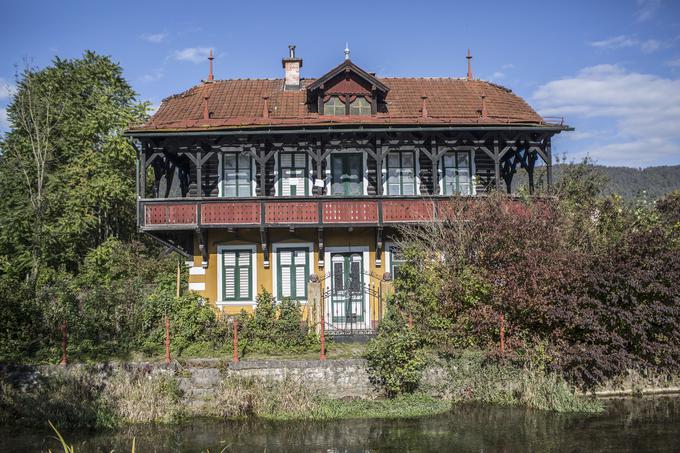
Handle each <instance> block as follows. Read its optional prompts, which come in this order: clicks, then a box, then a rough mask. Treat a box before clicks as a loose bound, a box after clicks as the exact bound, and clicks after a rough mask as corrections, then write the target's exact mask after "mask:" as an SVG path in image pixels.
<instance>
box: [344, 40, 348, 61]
mask: <svg viewBox="0 0 680 453" xmlns="http://www.w3.org/2000/svg"><path fill="white" fill-rule="evenodd" d="M345 60H349V43H348V42H346V43H345Z"/></svg>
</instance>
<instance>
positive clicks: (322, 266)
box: [319, 227, 325, 269]
mask: <svg viewBox="0 0 680 453" xmlns="http://www.w3.org/2000/svg"><path fill="white" fill-rule="evenodd" d="M324 266H325V263H324V249H323V228H321V227H319V269H323V268H324Z"/></svg>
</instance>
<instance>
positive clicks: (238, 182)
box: [222, 153, 252, 197]
mask: <svg viewBox="0 0 680 453" xmlns="http://www.w3.org/2000/svg"><path fill="white" fill-rule="evenodd" d="M223 162H224V163H223V165H224V179H223V181H224V182H223V190H222V195H223V196H225V197H250V196H252V193H251V191H252V186H251V180H252V177H251V175H252V169H251V160H250V156H249V155H247V154H241V153H224V156H223Z"/></svg>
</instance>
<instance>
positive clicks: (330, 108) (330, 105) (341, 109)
mask: <svg viewBox="0 0 680 453" xmlns="http://www.w3.org/2000/svg"><path fill="white" fill-rule="evenodd" d="M323 114H324V115H344V114H345V103H344V102H342V101H341V100H340V98H339V97H338V96H331V98H330V99H329V100H328V101H326V103H325V104H324V105H323Z"/></svg>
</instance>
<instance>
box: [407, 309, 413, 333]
mask: <svg viewBox="0 0 680 453" xmlns="http://www.w3.org/2000/svg"><path fill="white" fill-rule="evenodd" d="M408 327H409V329H410V328H411V327H413V315H412V314H411V312H410V311H409V312H408Z"/></svg>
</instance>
